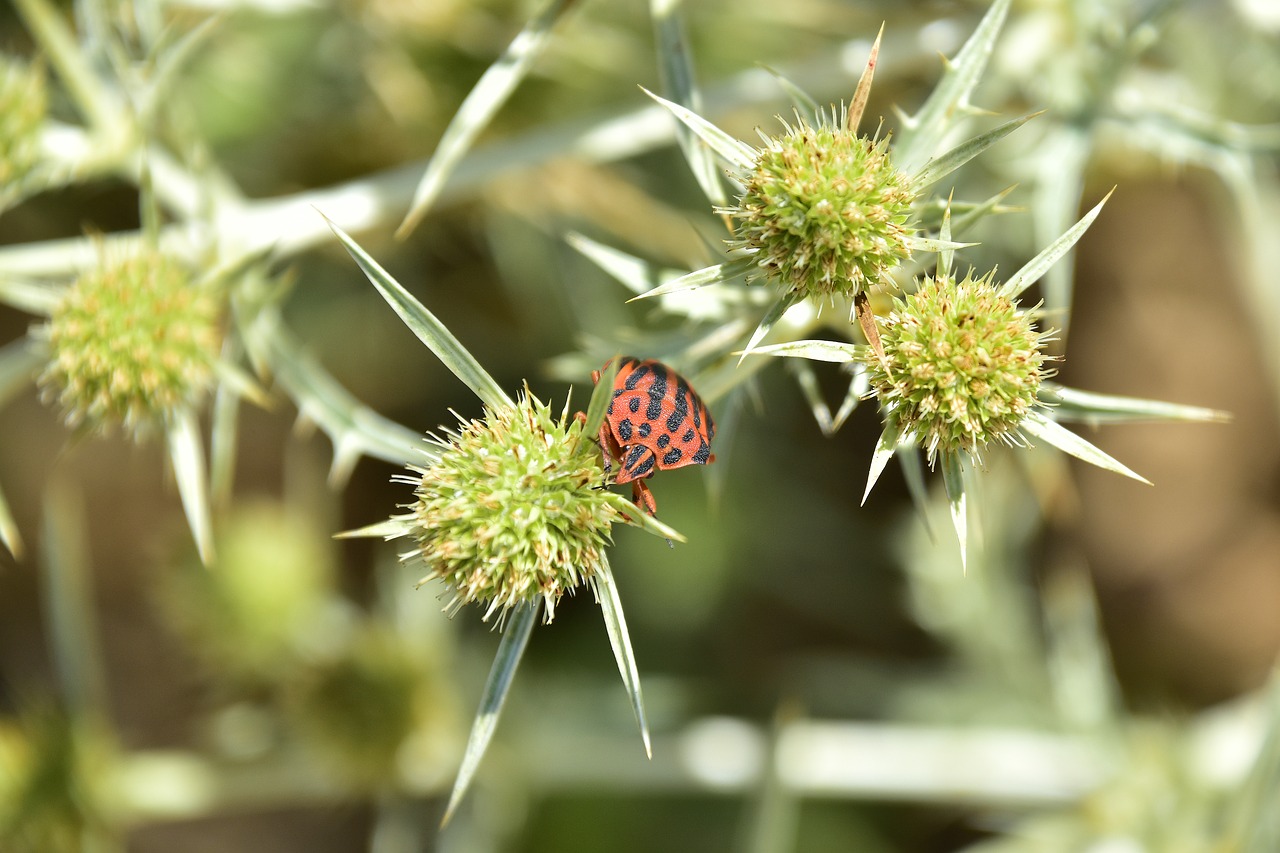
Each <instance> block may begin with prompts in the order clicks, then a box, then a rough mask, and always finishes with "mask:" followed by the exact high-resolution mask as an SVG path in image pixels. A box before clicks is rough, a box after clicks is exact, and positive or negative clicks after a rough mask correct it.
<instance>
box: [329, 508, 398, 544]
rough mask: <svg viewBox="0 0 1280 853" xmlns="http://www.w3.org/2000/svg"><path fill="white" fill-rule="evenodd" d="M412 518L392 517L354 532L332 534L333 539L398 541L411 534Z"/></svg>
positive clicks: (345, 531) (346, 531)
mask: <svg viewBox="0 0 1280 853" xmlns="http://www.w3.org/2000/svg"><path fill="white" fill-rule="evenodd" d="M413 527H414V516H413V515H412V514H406V515H393V516H391V518H388V519H385V520H384V521H379V522H377V523H375V524H370V525H367V526H365V527H360V528H357V529H356V530H344V531H342V532H341V533H335V534H333V538H334V539H384V540H389V539H399V538H400V537H401V536H408V535H409V534H410V533H412V532H413Z"/></svg>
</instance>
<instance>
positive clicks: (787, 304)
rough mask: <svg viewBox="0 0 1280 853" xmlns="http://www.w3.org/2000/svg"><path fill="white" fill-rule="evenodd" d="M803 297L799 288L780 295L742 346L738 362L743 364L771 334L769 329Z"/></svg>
mask: <svg viewBox="0 0 1280 853" xmlns="http://www.w3.org/2000/svg"><path fill="white" fill-rule="evenodd" d="M803 299H804V294H802V293H801V292H800V291H798V290H788V291H787V292H786V293H784V294H782V295H781V296H779V297H778V299H777V301H776V302H774V303H773V305H771V306H769V310H768V311H766V312H765V315H764V317H763V318H762V319H761V320H760V325H759V326H756V330H755V331H754V332H752V333H751V340H749V341H747V345H746V346H745V347H743V348H742V354H741V355H740V356H738V364H742V360H743V359H745V358H746V357H747V356H748V355H750V354H751V352H752V350H753V349H755V346H756V344H758V343H760V341H762V340H764V336H765V335H767V334H769V330H770V329H772V328H773V327H774V325H775V324H777V322H778V321H779V320H781V319H782V317H783V315H784V314H786V313H787V312H788V311H790V310H791V307H792V306H793V305H795V304H797V303H798V302H800V301H802V300H803Z"/></svg>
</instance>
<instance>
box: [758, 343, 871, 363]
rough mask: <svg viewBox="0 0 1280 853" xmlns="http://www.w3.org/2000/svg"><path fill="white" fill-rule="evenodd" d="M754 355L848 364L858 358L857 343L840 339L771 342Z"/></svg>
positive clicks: (759, 348)
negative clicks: (847, 342)
mask: <svg viewBox="0 0 1280 853" xmlns="http://www.w3.org/2000/svg"><path fill="white" fill-rule="evenodd" d="M751 354H752V355H774V356H783V357H786V358H807V359H810V360H811V361H830V362H835V363H837V364H848V363H849V362H851V361H856V360H857V358H858V346H857V344H846V343H840V342H839V341H819V340H813V341H789V342H787V343H785V344H770V345H769V346H767V347H756V348H755V349H753V350H751Z"/></svg>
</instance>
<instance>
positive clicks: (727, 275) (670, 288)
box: [627, 258, 755, 302]
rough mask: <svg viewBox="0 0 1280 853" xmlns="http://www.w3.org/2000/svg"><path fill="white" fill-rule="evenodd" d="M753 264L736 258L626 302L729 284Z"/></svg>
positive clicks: (695, 271) (674, 280) (681, 277)
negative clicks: (709, 285) (711, 285)
mask: <svg viewBox="0 0 1280 853" xmlns="http://www.w3.org/2000/svg"><path fill="white" fill-rule="evenodd" d="M754 266H755V265H754V263H753V262H752V260H751V259H750V258H738V259H737V260H733V261H729V262H728V263H724V264H715V265H714V266H709V267H703V268H702V269H700V270H694V271H693V272H691V273H688V274H686V275H682V276H680V277H679V278H673V279H671V280H670V281H668V282H665V283H663V284H660V285H658V286H657V287H655V288H653V289H652V290H648V291H645V292H644V293H642V294H640V295H639V296H634V297H632V298H631V299H628V300H627V301H628V302H635V301H636V300H637V299H649V298H651V297H654V296H665V295H667V294H668V293H678V292H679V291H682V290H694V289H696V288H699V287H706V286H707V285H708V284H716V283H721V282H730V281H734V280H735V279H738V278H741V277H742V276H744V275H746V274H747V273H748V272H750V271H751V269H752V268H753V267H754Z"/></svg>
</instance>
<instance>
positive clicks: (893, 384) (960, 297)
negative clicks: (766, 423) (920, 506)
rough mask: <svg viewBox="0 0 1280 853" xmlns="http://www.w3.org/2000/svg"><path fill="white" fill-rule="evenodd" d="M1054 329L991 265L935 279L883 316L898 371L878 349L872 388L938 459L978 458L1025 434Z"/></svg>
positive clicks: (884, 338)
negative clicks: (1005, 287) (981, 272)
mask: <svg viewBox="0 0 1280 853" xmlns="http://www.w3.org/2000/svg"><path fill="white" fill-rule="evenodd" d="M1051 334H1052V333H1051V332H1038V331H1036V328H1035V323H1034V320H1033V318H1032V316H1031V315H1030V314H1029V313H1027V312H1025V311H1022V310H1020V309H1019V308H1018V306H1017V303H1016V302H1014V301H1013V300H1010V299H1008V298H1005V297H1003V296H1001V295H1000V294H999V293H998V292H997V289H996V288H995V286H993V284H992V276H991V274H988V275H986V276H984V277H982V278H980V279H977V280H975V279H973V278H971V277H970V276H966V277H965V278H964V279H963V280H962V281H956V280H955V279H953V278H951V277H950V276H947V277H944V278H942V279H926V280H925V281H924V282H923V283H922V284H921V286H920V289H919V290H917V291H916V292H915V293H912V294H910V295H909V296H907V297H905V298H902V299H895V300H894V310H893V312H892V313H891V314H890V315H889V317H888V318H887V319H886V320H882V321H881V328H880V340H881V343H882V344H883V346H884V354H885V360H886V361H887V362H888V366H889V370H890V373H886V372H885V366H884V365H883V364H881V363H880V361H879V359H878V358H877V357H876V356H875V355H874V354H869V355H868V356H867V359H866V361H867V365H868V367H869V369H870V374H871V379H872V390H873V393H874V394H875V396H876V397H878V398H879V400H880V407H881V410H882V411H883V412H884V414H885V417H887V418H890V419H892V420H893V421H896V423H897V426H898V428H899V429H900V431H901V432H902V433H903V434H904V435H910V436H914V437H915V438H916V439H917V440H918V441H920V442H921V443H922V445H923V446H924V447H925V449H926V450H927V451H928V454H929V461H930V463H932V462H933V461H934V460H935V459H936V457H937V455H938V453H939V452H941V453H944V454H948V453H958V452H964V453H968V454H969V455H970V456H971V457H973V458H974V459H975V460H978V459H979V454H980V453H981V450H982V448H983V447H984V446H986V445H987V444H988V443H989V442H990V441H992V440H993V439H994V440H998V441H1001V442H1003V443H1005V444H1021V443H1022V437H1021V434H1020V433H1019V425H1020V424H1021V423H1022V420H1023V418H1024V417H1026V415H1027V414H1028V413H1029V412H1030V411H1031V410H1032V408H1033V407H1035V406H1037V405H1039V401H1038V398H1037V396H1036V392H1037V390H1038V389H1039V387H1040V381H1041V380H1042V379H1044V378H1045V376H1047V375H1048V374H1049V371H1047V370H1046V368H1045V361H1046V359H1047V358H1048V356H1046V355H1045V354H1044V352H1043V351H1042V345H1043V343H1044V341H1045V340H1046V339H1047V338H1048V336H1049V335H1051Z"/></svg>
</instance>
